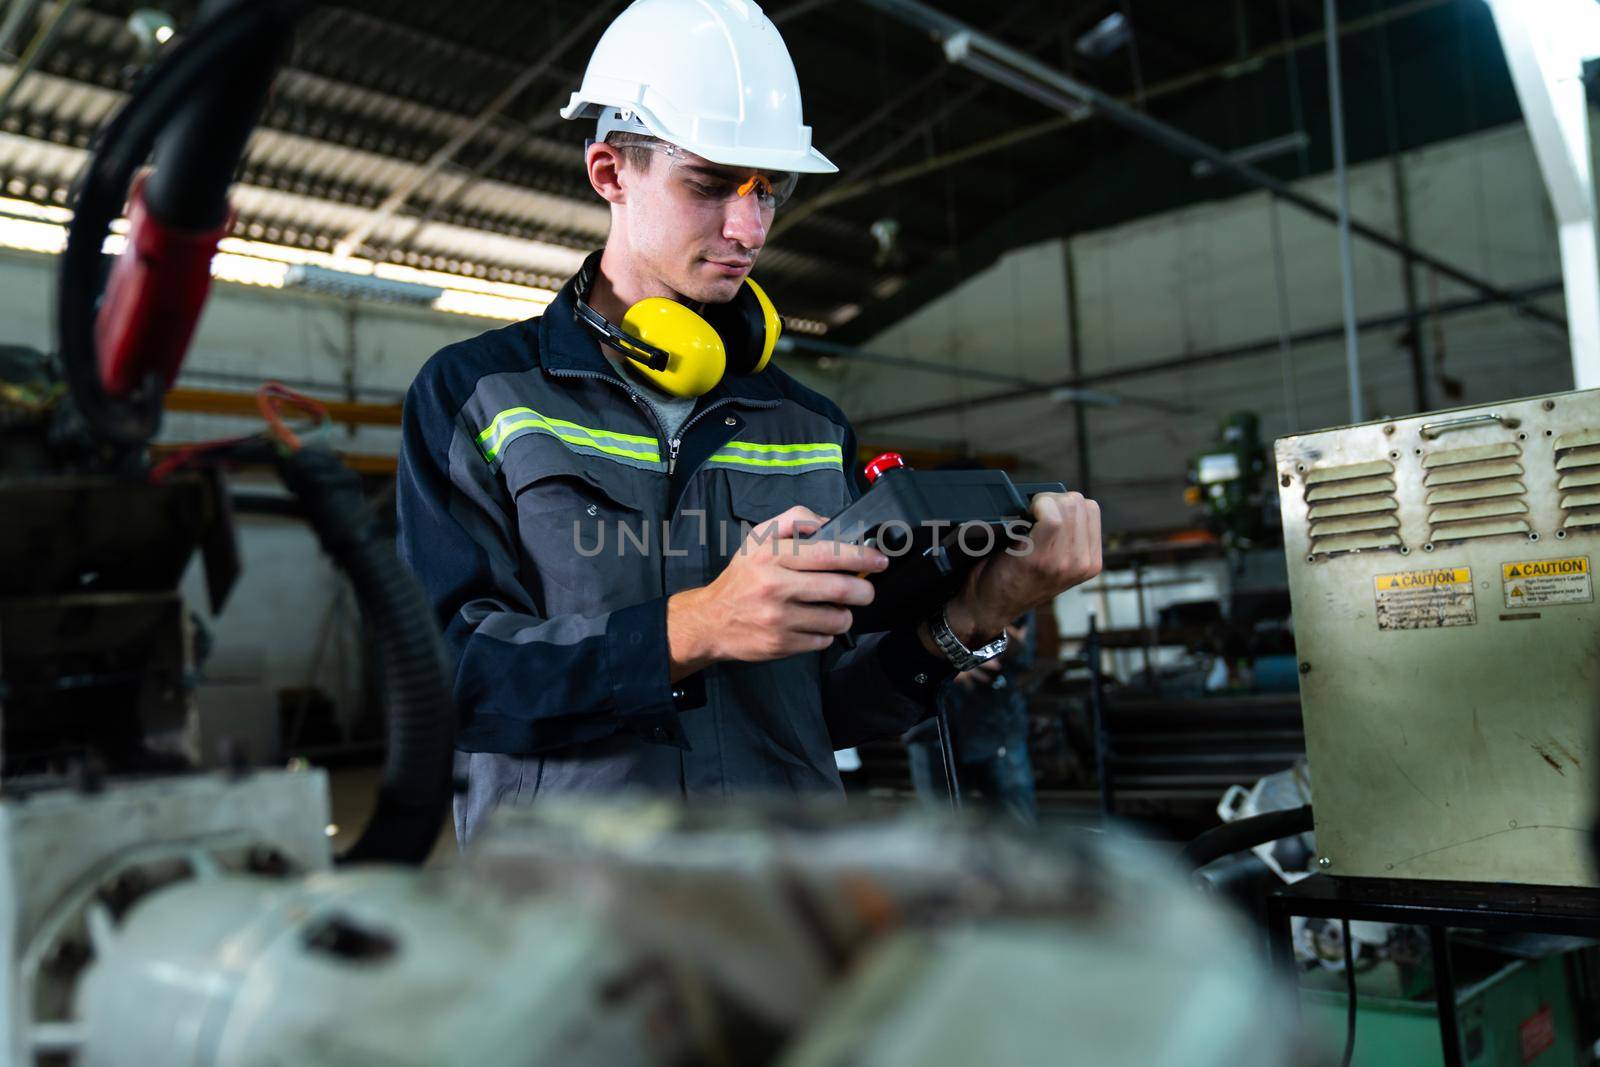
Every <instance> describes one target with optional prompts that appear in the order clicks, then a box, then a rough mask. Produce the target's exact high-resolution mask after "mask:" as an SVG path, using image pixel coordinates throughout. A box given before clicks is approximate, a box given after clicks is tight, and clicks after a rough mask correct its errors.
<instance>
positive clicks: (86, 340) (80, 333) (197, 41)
mask: <svg viewBox="0 0 1600 1067" xmlns="http://www.w3.org/2000/svg"><path fill="white" fill-rule="evenodd" d="M213 6H217V7H221V6H225V5H213ZM314 6H315V3H314V0H272V2H260V3H247V2H240V3H236V4H233V5H231V6H229V7H228V10H227V12H226V14H227V17H219V18H208V19H202V20H201V21H200V22H199V23H198V24H197V25H196V26H194V27H193V28H192V30H191V31H190V32H189V33H187V34H185V35H184V37H183V39H182V40H180V41H178V42H177V43H176V44H174V45H173V46H172V47H171V48H170V49H169V50H168V51H167V53H166V55H164V56H163V57H162V59H161V61H160V62H159V63H157V64H156V65H155V66H154V67H153V68H152V69H151V70H150V71H149V72H148V73H147V74H146V75H145V77H144V78H143V80H141V81H140V82H139V84H138V85H136V86H135V87H134V89H133V91H132V93H131V94H130V96H129V99H128V101H127V103H125V104H124V105H123V106H122V108H121V109H119V110H118V111H117V113H116V114H115V115H113V116H112V118H111V120H110V121H109V122H107V123H106V125H105V126H104V127H102V129H101V130H100V131H99V133H97V134H96V135H95V140H94V146H93V151H92V153H91V154H90V157H89V161H88V164H87V165H86V166H85V167H84V169H83V171H82V172H81V173H80V174H79V176H78V178H77V181H76V183H75V188H74V195H73V202H72V207H73V218H72V223H71V225H70V226H69V227H68V230H67V244H66V247H65V248H64V249H63V250H62V254H61V257H60V262H59V264H58V267H57V286H56V343H57V346H58V351H59V353H60V356H61V362H62V366H63V369H64V371H65V375H66V379H67V384H68V387H69V388H70V390H71V393H72V399H73V405H74V407H75V408H76V410H77V412H78V416H79V418H80V419H81V420H82V422H83V424H84V429H85V430H86V431H87V432H88V433H89V434H90V435H91V436H92V437H93V438H95V439H96V440H98V441H100V442H102V443H105V444H108V445H113V446H116V447H119V448H133V449H138V448H141V447H142V446H143V445H144V443H145V442H146V441H148V440H150V439H151V438H152V437H154V436H155V434H156V430H157V429H158V428H159V427H160V423H161V399H162V393H163V392H164V385H165V383H163V382H159V381H150V382H148V383H146V386H145V388H143V389H141V390H140V391H139V392H138V393H137V394H136V395H135V396H133V397H130V398H127V399H122V398H117V397H113V396H110V395H108V394H107V393H106V391H105V390H104V389H103V388H102V386H101V384H100V377H99V370H98V363H97V356H96V348H95V337H94V330H95V319H96V305H97V302H98V301H99V299H100V295H101V290H102V288H103V287H104V284H105V282H104V276H103V275H104V256H103V255H102V253H101V246H102V244H103V243H104V241H105V235H106V232H107V231H108V230H109V229H110V226H111V223H112V220H114V219H115V218H116V217H117V216H118V215H119V214H121V212H122V210H123V207H124V205H125V204H126V202H127V198H128V187H129V185H130V184H131V183H132V181H133V176H134V174H135V173H136V172H137V171H138V169H139V168H140V167H141V166H143V165H144V163H145V161H146V159H148V158H149V156H150V153H151V150H152V149H156V148H157V147H158V140H159V141H161V142H162V143H161V144H160V146H159V151H158V155H159V156H160V157H161V158H162V159H163V160H167V161H175V162H180V163H187V164H192V166H191V167H187V168H186V167H181V166H168V167H165V168H163V170H164V171H165V173H162V172H157V173H156V174H153V175H152V177H151V181H150V191H151V193H152V195H155V196H156V197H157V199H158V201H159V202H161V203H162V204H185V203H190V202H192V203H193V204H195V205H197V207H196V210H203V211H204V212H205V213H206V214H207V215H208V216H210V215H215V214H216V213H217V211H218V210H222V211H225V210H226V204H225V201H224V199H223V198H224V197H225V195H226V192H227V187H228V181H229V179H230V178H231V176H232V172H233V170H234V167H235V166H236V164H237V161H238V159H239V156H240V155H241V154H242V153H243V149H244V144H245V141H246V139H247V138H248V136H249V133H250V129H251V128H252V127H253V126H254V125H255V121H256V117H257V116H258V115H259V113H260V110H261V106H262V103H263V101H264V98H265V94H266V91H267V84H268V83H269V82H270V80H271V77H272V73H273V69H274V68H275V67H276V65H277V62H278V60H279V59H280V58H281V57H282V56H283V55H284V54H286V52H287V50H288V47H289V42H290V40H291V34H292V32H293V29H294V25H295V23H296V22H297V21H298V20H299V18H300V17H301V16H302V15H304V14H305V13H306V12H307V11H308V10H310V9H311V8H312V7H314ZM246 75H248V77H249V78H253V79H254V80H255V82H256V83H257V84H255V85H249V84H244V83H243V82H242V80H241V79H243V78H244V77H245V76H246ZM230 156H231V159H230V158H228V157H230ZM219 205H220V208H219Z"/></svg>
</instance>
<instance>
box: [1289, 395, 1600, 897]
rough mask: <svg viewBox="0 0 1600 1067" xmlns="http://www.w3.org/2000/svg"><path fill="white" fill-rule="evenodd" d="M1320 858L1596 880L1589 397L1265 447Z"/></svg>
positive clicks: (1598, 469)
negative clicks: (1272, 463)
mask: <svg viewBox="0 0 1600 1067" xmlns="http://www.w3.org/2000/svg"><path fill="white" fill-rule="evenodd" d="M1277 475H1278V480H1279V482H1280V484H1281V486H1282V493H1281V500H1282V507H1283V530H1284V551H1285V553H1286V555H1287V557H1288V560H1289V581H1290V589H1291V592H1292V595H1293V601H1294V613H1295V619H1296V622H1297V627H1296V631H1297V633H1296V636H1297V641H1298V646H1299V649H1298V651H1299V657H1300V671H1301V698H1302V701H1303V704H1304V709H1305V731H1306V748H1307V752H1308V754H1309V755H1310V758H1311V766H1312V770H1313V775H1312V790H1313V797H1314V801H1313V807H1314V808H1315V810H1316V822H1317V847H1318V849H1319V852H1320V859H1319V863H1321V865H1322V867H1323V869H1324V870H1327V871H1330V872H1333V873H1335V874H1343V875H1350V876H1365V877H1374V878H1430V879H1450V880H1456V881H1469V880H1470V881H1480V882H1514V883H1522V884H1535V885H1584V886H1593V885H1596V884H1600V882H1597V880H1596V874H1595V867H1594V856H1593V854H1592V853H1591V851H1590V848H1589V832H1590V827H1591V825H1592V820H1593V819H1594V815H1595V810H1594V807H1595V805H1594V802H1595V798H1596V795H1597V785H1600V771H1597V768H1596V762H1597V760H1596V758H1595V757H1596V755H1597V752H1596V733H1595V727H1596V719H1597V703H1600V688H1597V681H1596V672H1595V669H1594V668H1595V664H1596V656H1597V649H1600V608H1597V606H1596V604H1595V598H1594V581H1593V567H1594V564H1595V562H1596V561H1597V560H1600V392H1595V391H1588V392H1576V393H1563V394H1557V395H1553V396H1546V397H1535V398H1532V399H1527V400H1515V401H1508V402H1505V403H1502V404H1494V405H1489V406H1482V407H1476V408H1463V409H1459V410H1456V411H1449V412H1442V413H1433V414H1427V415H1420V416H1413V417H1410V418H1406V419H1395V420H1392V421H1385V422H1373V423H1367V424H1363V425H1360V426H1351V427H1346V428H1342V429H1337V430H1328V431H1325V432H1322V433H1315V434H1304V435H1300V436H1296V437H1288V438H1284V439H1283V440H1281V441H1279V442H1278V446H1277Z"/></svg>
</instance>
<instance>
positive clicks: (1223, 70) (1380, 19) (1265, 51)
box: [774, 0, 1452, 232]
mask: <svg viewBox="0 0 1600 1067" xmlns="http://www.w3.org/2000/svg"><path fill="white" fill-rule="evenodd" d="M1451 2H1452V0H1412V2H1411V3H1409V4H1401V5H1400V6H1399V7H1395V8H1390V9H1389V10H1387V11H1380V12H1378V13H1377V14H1373V15H1368V16H1366V17H1365V18H1359V19H1352V20H1350V21H1349V22H1346V23H1345V24H1344V25H1342V26H1340V27H1339V35H1340V36H1341V37H1348V36H1349V35H1351V34H1354V33H1361V32H1363V31H1365V30H1368V29H1371V28H1373V27H1374V26H1381V25H1383V24H1385V23H1388V22H1392V21H1394V20H1396V19H1403V18H1408V17H1410V16H1411V15H1415V14H1419V13H1421V12H1423V11H1427V10H1429V9H1430V8H1435V7H1441V6H1443V5H1444V4H1447V3H1451ZM1321 40H1322V31H1321V30H1316V31H1313V32H1311V33H1307V34H1303V35H1301V36H1299V37H1295V38H1290V39H1286V40H1284V41H1282V42H1280V43H1278V44H1274V45H1268V46H1267V47H1265V48H1262V49H1260V50H1259V51H1256V52H1252V53H1250V54H1249V55H1248V56H1245V57H1244V58H1242V59H1237V60H1229V61H1227V62H1225V63H1217V64H1214V65H1212V66H1209V67H1202V68H1201V69H1199V70H1195V71H1190V72H1189V73H1188V74H1181V75H1179V76H1178V77H1176V78H1169V79H1167V80H1166V81H1163V82H1159V83H1157V84H1155V85H1152V86H1150V88H1149V89H1148V90H1146V91H1145V100H1146V102H1148V101H1150V100H1155V99H1157V98H1159V97H1163V96H1170V95H1172V94H1173V93H1179V92H1183V91H1184V90H1187V89H1192V88H1194V87H1195V86H1197V85H1203V84H1204V83H1206V82H1208V81H1210V80H1211V79H1213V78H1227V77H1232V76H1234V75H1235V74H1239V73H1242V72H1245V71H1249V70H1251V69H1254V68H1255V67H1257V66H1260V65H1261V64H1262V63H1263V62H1265V61H1266V60H1268V59H1274V58H1276V57H1278V56H1280V55H1281V56H1287V57H1288V60H1289V63H1290V65H1291V67H1292V66H1293V64H1294V54H1295V52H1296V51H1298V50H1299V49H1302V48H1309V47H1311V46H1312V45H1314V44H1317V43H1319V42H1320V41H1321ZM1119 99H1120V100H1122V102H1123V103H1134V102H1135V98H1134V97H1133V96H1132V95H1131V94H1130V95H1128V96H1123V97H1119ZM1290 102H1291V107H1292V108H1293V109H1294V110H1295V112H1296V116H1297V117H1296V119H1295V128H1296V129H1300V128H1303V127H1304V125H1305V124H1304V123H1303V122H1301V121H1300V120H1299V118H1298V109H1299V93H1298V92H1294V91H1291V94H1290ZM1082 121H1085V120H1083V119H1078V118H1073V117H1071V116H1069V115H1062V116H1059V117H1057V118H1053V119H1045V120H1044V121H1042V122H1035V123H1031V124H1030V125H1027V126H1019V127H1018V128H1017V129H1014V130H1008V131H1007V132H1005V133H1002V134H999V135H997V136H995V137H990V138H988V139H986V140H983V141H976V142H974V143H972V144H970V145H964V146H962V147H961V148H954V149H951V150H950V151H948V152H942V153H940V154H939V155H936V156H930V157H929V158H927V159H924V160H921V161H920V162H917V163H912V164H910V165H908V166H904V167H900V168H897V169H896V170H892V171H890V172H888V173H887V174H881V175H879V176H878V177H876V178H862V179H857V180H856V181H853V182H847V183H845V184H843V185H837V186H834V187H833V188H831V189H829V190H828V191H827V192H826V193H822V194H820V195H818V196H815V197H812V198H811V199H808V200H806V201H805V202H804V203H803V204H801V205H799V208H800V210H799V211H798V212H796V211H795V210H794V209H795V205H793V204H791V205H790V206H789V210H790V216H792V215H794V214H799V215H801V216H802V217H803V216H804V215H807V214H810V213H811V212H813V211H817V210H820V209H822V208H826V207H831V206H833V205H834V204H839V203H843V202H844V201H847V200H854V199H856V198H857V197H861V196H865V195H867V194H868V193H872V192H876V191H877V190H879V189H887V188H890V187H891V186H895V185H900V184H903V183H905V182H908V181H913V180H915V179H917V178H920V177H922V176H923V175H925V174H931V173H933V172H934V171H938V170H943V169H944V168H946V167H952V166H955V165H956V164H957V163H964V162H966V161H967V160H969V159H976V158H978V157H980V156H985V155H988V154H989V153H991V152H998V151H1001V150H1002V149H1005V148H1010V147H1011V146H1012V145H1017V144H1022V143H1023V142H1025V141H1031V140H1034V139H1035V138H1038V137H1044V136H1046V135H1048V134H1052V133H1056V132H1058V131H1060V130H1064V129H1066V128H1068V127H1069V126H1076V125H1077V124H1078V123H1079V122H1082ZM786 217H789V216H786ZM776 231H777V227H774V232H776Z"/></svg>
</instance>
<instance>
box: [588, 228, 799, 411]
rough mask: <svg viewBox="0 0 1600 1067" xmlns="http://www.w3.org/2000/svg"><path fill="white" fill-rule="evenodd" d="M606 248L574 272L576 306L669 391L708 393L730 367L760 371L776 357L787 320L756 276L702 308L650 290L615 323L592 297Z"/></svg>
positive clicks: (604, 338) (601, 335)
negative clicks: (729, 296) (727, 297)
mask: <svg viewBox="0 0 1600 1067" xmlns="http://www.w3.org/2000/svg"><path fill="white" fill-rule="evenodd" d="M600 256H601V253H599V252H595V253H593V254H591V255H590V256H589V257H588V258H587V259H585V260H584V261H583V266H582V267H580V268H579V269H578V275H577V277H576V278H574V279H573V288H574V289H575V290H576V293H575V297H574V300H573V314H574V316H575V317H576V318H577V320H578V322H580V323H581V324H583V325H584V326H586V327H587V328H588V329H590V330H591V331H593V332H594V334H595V336H596V338H597V339H598V340H599V341H600V342H601V343H602V344H606V345H610V346H611V347H612V348H614V349H616V350H617V351H618V352H621V353H622V354H623V355H625V356H626V357H627V358H628V360H629V361H630V362H632V363H633V364H634V366H635V367H637V368H638V370H639V373H640V374H643V375H644V376H645V377H646V378H647V379H648V380H649V381H651V382H652V383H654V384H655V385H656V386H658V387H659V388H661V389H662V390H663V391H664V392H667V393H671V394H672V395H673V396H681V397H691V396H703V395H705V394H706V393H709V392H710V391H711V390H712V389H714V388H716V385H717V383H718V382H720V381H721V380H722V376H723V375H724V374H727V373H729V372H731V373H734V374H759V373H761V372H762V371H763V370H766V368H767V364H768V363H770V362H771V361H772V353H773V350H774V349H775V348H776V347H777V344H778V335H779V334H781V333H782V332H783V320H782V319H780V318H779V317H778V309H777V308H775V307H773V305H772V301H771V300H770V299H769V298H768V297H767V294H766V291H765V290H763V289H762V288H761V286H759V285H757V284H756V283H755V282H754V281H752V280H751V279H749V278H746V279H745V280H744V284H743V285H741V286H739V292H738V294H737V295H735V296H734V298H733V299H732V300H730V301H728V302H727V303H726V304H712V305H708V306H707V307H706V308H705V311H704V313H703V314H696V313H695V312H693V311H691V310H690V309H689V308H687V307H685V306H684V305H682V304H680V303H678V302H677V301H675V300H667V299H666V298H664V297H659V296H651V297H646V298H645V299H643V300H641V301H639V302H638V303H637V304H635V305H633V306H632V307H631V308H629V309H628V311H627V313H626V314H624V315H623V316H622V321H621V322H620V323H612V322H608V321H607V320H606V319H605V317H604V316H602V315H601V314H600V313H599V312H597V311H595V309H594V308H592V307H590V306H589V303H588V299H587V298H588V295H589V289H590V288H591V286H592V285H593V284H594V276H595V272H596V271H597V270H598V269H599V265H600Z"/></svg>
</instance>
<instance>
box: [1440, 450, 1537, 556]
mask: <svg viewBox="0 0 1600 1067" xmlns="http://www.w3.org/2000/svg"><path fill="white" fill-rule="evenodd" d="M1422 487H1423V490H1424V492H1425V494H1426V495H1425V496H1424V497H1423V503H1424V504H1426V505H1427V508H1428V540H1430V541H1433V542H1441V541H1465V540H1467V539H1469V538H1473V537H1499V536H1502V535H1504V534H1527V533H1528V531H1529V530H1531V529H1532V527H1531V526H1530V525H1529V524H1528V501H1527V492H1528V487H1527V485H1525V484H1524V483H1523V470H1522V446H1521V445H1518V444H1517V443H1516V442H1515V441H1502V442H1500V443H1499V444H1493V445H1474V446H1472V447H1471V448H1444V449H1436V450H1435V451H1432V452H1429V453H1427V454H1426V455H1424V456H1423V457H1422Z"/></svg>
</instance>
